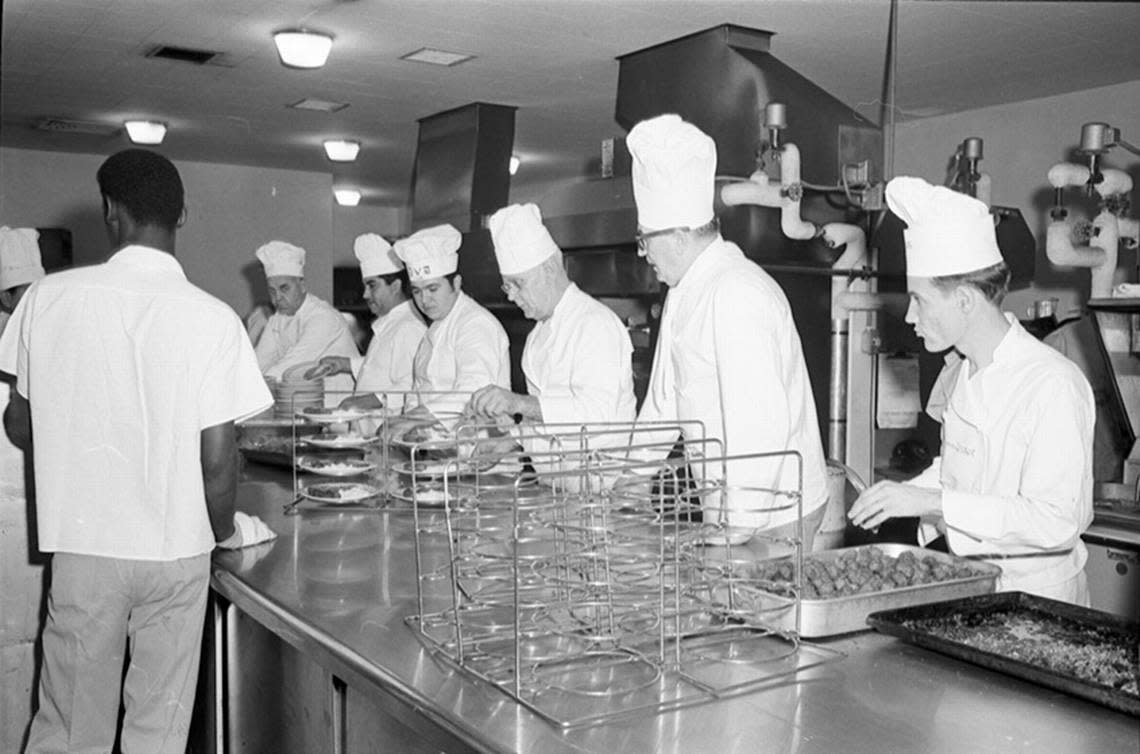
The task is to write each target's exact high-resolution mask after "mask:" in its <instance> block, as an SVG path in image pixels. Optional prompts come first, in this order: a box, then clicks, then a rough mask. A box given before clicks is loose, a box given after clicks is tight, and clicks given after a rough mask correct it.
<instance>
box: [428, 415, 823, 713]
mask: <svg viewBox="0 0 1140 754" xmlns="http://www.w3.org/2000/svg"><path fill="white" fill-rule="evenodd" d="M682 430H684V436H685V437H702V436H703V430H702V428H701V427H699V426H688V425H687V426H680V425H648V426H647V425H637V426H633V425H629V424H598V425H591V426H588V427H583V426H556V425H542V426H541V427H537V428H535V427H528V428H526V429H523V428H521V427H514V428H513V429H512V430H511V431H509V432H507V433H505V434H504V433H503V431H502V428H500V427H494V426H490V425H480V424H476V423H468V422H465V421H463V420H461V421H459V422H458V423H456V424H455V425H454V426H453V427H452V428H451V430H450V431H451V436H450V437H449V438H446V439H443V440H441V439H439V438H432V439H427V438H425V439H424V440H423V442H422V443H412V444H411V445H410V447H408V448H407V450H408V454H409V457H410V461H409V463H410V467H411V470H412V471H413V474H414V476H413V479H414V480H416V482H415V483H416V484H419V483H420V482H419V481H418V480H420V479H421V478H422V479H424V480H426V481H425V482H424V484H427V485H430V487H425V488H424V489H430V490H432V491H433V495H432V497H431V498H430V501H429V500H428V499H426V498H421V497H420V496H418V495H412V497H411V500H412V513H413V517H414V525H415V537H416V541H415V557H416V572H417V603H416V607H417V612H416V613H415V614H414V615H411V616H409V617H408V618H407V622H408V624H409V625H410V626H411V627H412V628H413V629H414V630H415V631H416V632H417V634H418V635H419V637H420V638H421V640H422V641H423V642H424V643H425V644H426V645H427V646H428V647H429V648H430V649H431V650H432V651H433V652H434V653H435V654H436V655H437V656H439V657H440V658H442V659H443V660H444V661H446V662H448V663H450V664H452V665H454V666H455V667H457V668H458V669H460V670H461V671H462V672H464V673H467V674H470V675H472V676H474V677H477V678H479V679H482V680H483V681H485V682H487V683H490V684H493V685H495V686H496V687H498V688H499V689H501V690H502V691H503V692H505V693H506V694H508V695H510V696H511V697H512V698H514V699H515V700H517V701H518V702H520V703H522V704H523V705H525V706H526V707H528V708H529V709H531V710H532V711H533V712H535V713H536V714H538V715H539V716H541V717H542V718H544V719H545V720H547V721H548V722H550V723H551V724H553V725H556V726H559V727H564V728H571V727H581V726H589V725H596V724H600V723H604V722H610V721H613V720H617V719H622V718H625V717H630V716H638V715H647V714H654V713H658V712H662V711H666V710H670V709H677V708H680V707H685V706H691V705H696V704H702V703H707V702H712V701H715V700H717V699H719V698H722V697H725V696H731V695H736V694H741V693H746V692H750V691H755V690H760V689H764V688H768V687H771V686H774V685H780V684H784V683H789V682H793V681H794V680H795V674H796V673H798V672H800V671H802V670H804V669H806V668H809V667H813V666H816V665H819V664H821V663H823V662H826V661H828V660H830V659H834V658H836V657H838V656H839V655H838V654H837V653H835V652H833V651H831V650H827V649H825V648H822V647H817V646H814V645H809V644H805V643H803V642H801V641H800V638H799V635H798V631H797V629H798V626H799V622H800V598H799V594H800V586H801V584H802V576H801V570H802V560H803V552H802V542H803V536H802V500H801V489H802V463H801V459H800V457H799V455H798V454H797V453H794V452H781V453H763V454H753V455H747V456H726V455H724V453H723V451H722V449H721V446H720V445H719V444H718V443H716V442H711V441H704V440H686V441H677V437H678V436H679V435H681V434H682ZM765 467H770V468H768V469H767V470H764V469H765ZM417 469H420V471H419V472H418V473H417ZM741 469H752V470H756V469H761V470H762V474H763V475H767V476H768V477H770V478H782V479H789V478H791V479H795V480H796V483H795V484H794V485H793V486H792V487H789V488H776V487H772V486H763V485H754V484H738V483H736V481H735V480H736V479H739V478H743V475H742V474H741V472H740V470H741ZM773 470H774V471H773ZM754 476H755V474H754ZM730 481H731V483H730ZM777 519H779V520H786V521H789V522H790V523H789V524H786V525H783V526H779V527H776V528H770V527H769V526H768V525H767V524H768V522H771V521H775V520H777ZM774 556H788V562H789V563H790V566H791V568H792V572H791V573H790V574H789V576H790V578H788V579H787V580H784V579H783V578H781V581H780V582H779V583H775V582H767V581H763V580H761V579H760V578H759V576H758V573H757V570H756V568H755V563H756V561H757V560H759V559H765V558H770V557H774Z"/></svg>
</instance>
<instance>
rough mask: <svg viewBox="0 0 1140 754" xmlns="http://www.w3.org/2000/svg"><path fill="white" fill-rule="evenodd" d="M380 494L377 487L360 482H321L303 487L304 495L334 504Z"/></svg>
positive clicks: (344, 503)
mask: <svg viewBox="0 0 1140 754" xmlns="http://www.w3.org/2000/svg"><path fill="white" fill-rule="evenodd" d="M379 494H380V490H379V489H377V488H376V487H373V486H372V485H371V484H361V483H359V482H321V483H320V484H310V485H309V486H308V487H304V488H302V489H301V496H302V497H306V498H308V499H309V500H315V501H317V502H319V503H332V504H333V505H351V504H352V503H359V502H360V501H361V500H367V499H368V498H370V497H376V496H377V495H379Z"/></svg>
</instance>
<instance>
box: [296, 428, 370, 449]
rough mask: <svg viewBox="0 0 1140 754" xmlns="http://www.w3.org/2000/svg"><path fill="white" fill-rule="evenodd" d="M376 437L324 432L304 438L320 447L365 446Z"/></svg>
mask: <svg viewBox="0 0 1140 754" xmlns="http://www.w3.org/2000/svg"><path fill="white" fill-rule="evenodd" d="M375 439H376V438H375V437H366V436H365V435H358V434H356V433H354V432H349V433H348V434H343V435H337V434H332V433H329V432H322V433H321V434H319V435H313V436H311V437H306V438H304V440H305V442H307V443H309V444H310V445H315V446H317V447H318V448H363V447H365V446H366V445H369V444H371V443H372V442H373V441H375Z"/></svg>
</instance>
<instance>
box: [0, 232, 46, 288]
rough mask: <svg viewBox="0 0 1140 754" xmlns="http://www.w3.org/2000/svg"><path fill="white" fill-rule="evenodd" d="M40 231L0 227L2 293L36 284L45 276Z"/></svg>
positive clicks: (0, 280)
mask: <svg viewBox="0 0 1140 754" xmlns="http://www.w3.org/2000/svg"><path fill="white" fill-rule="evenodd" d="M39 237H40V233H39V231H37V230H36V229H35V228H9V227H8V226H6V225H5V226H4V227H0V291H6V290H8V289H9V288H15V287H16V286H17V285H27V284H28V283H34V282H36V281H37V280H39V279H40V278H42V277H43V276H44V265H43V262H42V261H41V260H40V245H39V242H38V240H37V239H38V238H39Z"/></svg>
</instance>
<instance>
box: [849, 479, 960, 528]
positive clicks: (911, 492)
mask: <svg viewBox="0 0 1140 754" xmlns="http://www.w3.org/2000/svg"><path fill="white" fill-rule="evenodd" d="M941 514H942V492H941V491H940V490H932V489H927V488H925V487H915V486H914V485H911V484H901V483H899V482H878V483H877V484H874V485H872V486H870V487H868V488H867V490H866V491H865V492H863V494H862V495H860V496H859V499H858V500H856V501H855V504H854V505H852V506H851V510H850V511H848V513H847V517H848V518H849V519H851V523H853V524H855V525H856V526H858V527H860V528H862V529H877V528H878V527H880V526H882V525H883V522H884V521H886V520H887V519H889V518H903V517H907V516H930V515H941Z"/></svg>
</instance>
